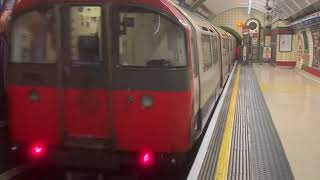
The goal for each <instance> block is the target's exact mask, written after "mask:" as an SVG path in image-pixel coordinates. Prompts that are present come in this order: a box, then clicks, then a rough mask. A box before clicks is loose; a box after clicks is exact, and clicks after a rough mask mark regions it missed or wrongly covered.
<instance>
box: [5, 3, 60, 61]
mask: <svg viewBox="0 0 320 180" xmlns="http://www.w3.org/2000/svg"><path fill="white" fill-rule="evenodd" d="M55 29H56V21H55V16H54V13H53V9H52V8H45V9H40V10H35V11H31V12H28V13H26V14H24V15H21V16H19V17H18V18H17V19H16V20H15V21H14V22H13V31H12V48H11V49H12V50H11V60H10V61H11V62H12V63H55V62H56V61H57V42H56V39H57V33H56V32H55Z"/></svg>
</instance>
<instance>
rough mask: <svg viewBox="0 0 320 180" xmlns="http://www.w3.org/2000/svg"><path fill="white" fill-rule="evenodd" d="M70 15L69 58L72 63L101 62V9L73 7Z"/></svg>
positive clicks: (97, 7) (95, 7) (96, 7)
mask: <svg viewBox="0 0 320 180" xmlns="http://www.w3.org/2000/svg"><path fill="white" fill-rule="evenodd" d="M69 13H70V27H69V29H70V58H71V60H72V61H73V62H79V63H97V62H99V61H101V60H102V31H101V22H102V21H101V14H102V13H101V7H99V6H73V7H71V8H70V10H69Z"/></svg>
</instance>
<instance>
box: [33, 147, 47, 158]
mask: <svg viewBox="0 0 320 180" xmlns="http://www.w3.org/2000/svg"><path fill="white" fill-rule="evenodd" d="M45 154H46V147H45V146H44V145H43V144H35V145H33V146H31V149H30V155H31V157H32V158H41V157H43V156H44V155H45Z"/></svg>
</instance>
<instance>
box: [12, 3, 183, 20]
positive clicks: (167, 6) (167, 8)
mask: <svg viewBox="0 0 320 180" xmlns="http://www.w3.org/2000/svg"><path fill="white" fill-rule="evenodd" d="M169 1H170V0H20V1H18V3H17V4H16V5H15V7H14V13H19V12H21V11H24V10H28V9H31V8H35V7H39V6H44V5H48V4H54V3H80V2H81V3H88V4H89V3H116V4H142V5H145V6H150V7H154V8H158V9H160V10H162V11H163V12H166V13H168V14H170V15H173V16H176V17H177V18H178V19H180V18H182V17H180V16H179V13H177V10H176V8H175V7H174V6H173V5H172V4H171V3H170V2H169Z"/></svg>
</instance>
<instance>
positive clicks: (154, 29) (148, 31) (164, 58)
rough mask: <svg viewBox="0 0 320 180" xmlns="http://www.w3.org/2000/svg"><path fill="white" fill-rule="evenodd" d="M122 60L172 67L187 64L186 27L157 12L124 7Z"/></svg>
mask: <svg viewBox="0 0 320 180" xmlns="http://www.w3.org/2000/svg"><path fill="white" fill-rule="evenodd" d="M119 20H120V23H119V25H120V27H119V62H118V63H119V64H120V65H121V66H126V67H128V66H131V67H147V68H172V67H184V66H186V65H187V62H188V61H187V55H186V40H185V32H184V30H183V28H182V27H181V26H179V25H177V24H175V23H173V22H171V21H170V20H169V19H168V18H166V17H164V16H163V15H160V14H158V13H156V12H153V11H149V10H146V9H143V8H133V7H132V8H131V7H127V8H123V9H120V12H119Z"/></svg>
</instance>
